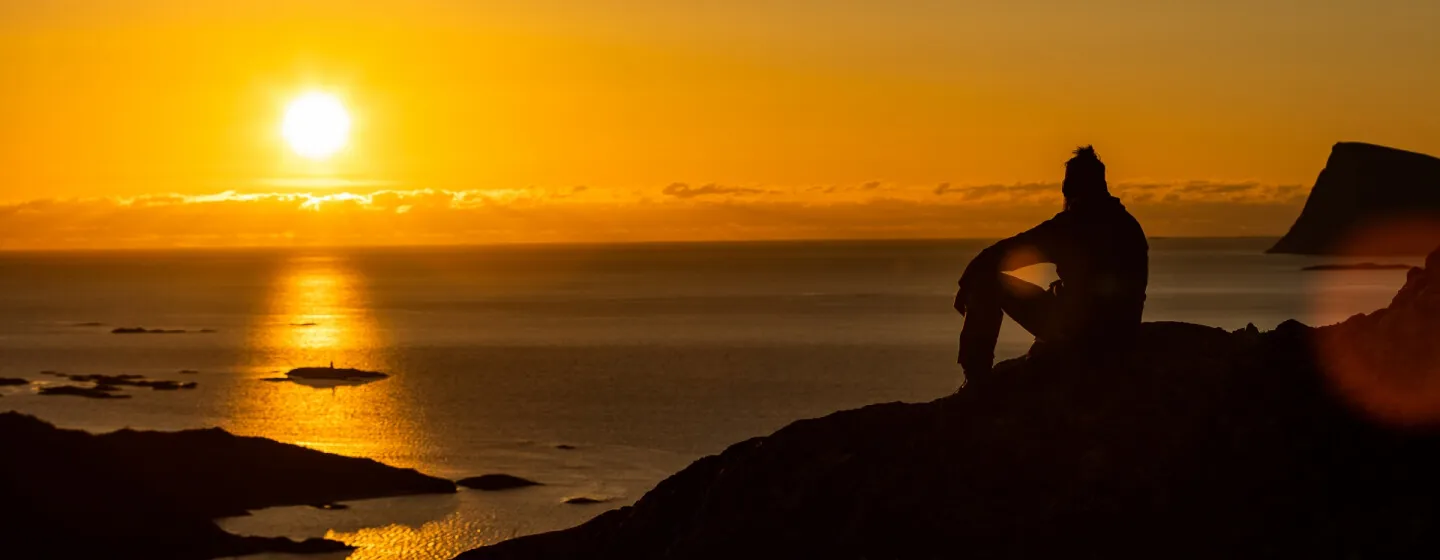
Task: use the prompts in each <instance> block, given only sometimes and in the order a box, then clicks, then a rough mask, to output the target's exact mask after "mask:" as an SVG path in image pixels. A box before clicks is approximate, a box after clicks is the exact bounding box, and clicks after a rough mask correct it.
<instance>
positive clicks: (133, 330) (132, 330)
mask: <svg viewBox="0 0 1440 560" xmlns="http://www.w3.org/2000/svg"><path fill="white" fill-rule="evenodd" d="M184 333H185V331H184V330H183V329H147V328H145V327H118V328H115V329H111V331H110V334H184Z"/></svg>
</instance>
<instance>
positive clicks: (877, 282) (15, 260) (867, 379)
mask: <svg viewBox="0 0 1440 560" xmlns="http://www.w3.org/2000/svg"><path fill="white" fill-rule="evenodd" d="M1272 241H1273V240H1270V239H1155V240H1153V241H1152V251H1151V279H1150V290H1149V300H1148V304H1147V307H1146V318H1147V319H1148V320H1177V321H1191V322H1197V323H1204V324H1210V325H1216V326H1220V327H1224V328H1227V329H1237V328H1241V327H1244V326H1245V325H1246V324H1247V323H1253V324H1255V325H1256V326H1258V327H1260V328H1262V329H1269V328H1273V327H1274V326H1275V325H1276V324H1278V323H1280V322H1282V321H1284V320H1286V319H1290V318H1297V319H1300V320H1302V321H1304V322H1306V323H1309V324H1326V323H1333V322H1337V321H1339V320H1343V319H1344V318H1345V317H1347V316H1349V315H1352V314H1355V313H1360V312H1368V311H1371V310H1374V309H1376V308H1379V307H1383V306H1384V305H1385V304H1386V303H1387V302H1388V301H1389V299H1390V298H1391V296H1393V294H1394V293H1395V291H1396V290H1397V289H1398V288H1399V286H1400V285H1401V284H1402V283H1403V280H1404V276H1405V273H1404V271H1400V270H1390V271H1340V272H1304V271H1302V270H1301V268H1302V267H1305V266H1307V265H1312V264H1317V263H1324V262H1344V261H1337V260H1336V259H1321V258H1314V257H1297V256H1281V255H1265V254H1263V250H1264V248H1265V247H1267V246H1269V245H1270V244H1271V242H1272ZM984 245H985V243H984V242H981V241H862V242H855V241H833V242H766V243H708V244H634V245H569V246H503V247H470V248H404V249H400V248H395V249H388V248H387V249H303V250H225V251H201V250H177V251H164V252H139V251H123V252H97V253H76V252H55V253H0V377H23V378H27V379H31V380H34V381H37V382H40V383H45V384H63V383H66V381H65V380H64V379H60V378H58V377H55V376H53V375H46V374H41V373H40V372H41V371H45V370H53V371H60V372H68V373H106V374H120V373H131V374H141V375H146V376H149V377H152V378H157V379H173V380H179V381H196V382H198V383H199V387H198V388H197V389H195V390H190V391H177V392H171V391H150V390H148V389H141V390H133V389H132V390H129V391H128V393H129V394H132V395H134V398H132V399H128V400H104V401H102V400H89V399H83V398H76V397H63V396H39V395H37V394H35V390H36V387H37V385H32V386H31V387H19V388H0V410H18V411H22V412H25V413H29V414H34V415H36V416H38V417H40V418H42V419H45V420H48V421H51V422H54V423H56V424H58V425H60V426H62V427H71V428H81V429H86V430H92V431H108V430H114V429H118V428H122V427H133V428H141V429H161V430H175V429H182V428H198V427H208V426H220V427H223V428H225V429H227V430H230V431H232V432H235V433H238V434H244V435H255V436H263V437H267V438H273V439H276V440H279V441H283V442H289V443H295V444H299V445H304V446H307V447H311V448H315V449H319V450H323V451H328V452H334V453H340V454H344V455H352V456H360V457H370V458H374V459H376V460H379V461H382V462H385V463H388V464H391V465H397V466H403V467H413V468H417V469H420V470H421V471H424V472H426V473H430V474H433V475H437V476H442V477H448V478H461V477H465V476H472V475H478V474H484V473H509V474H514V475H519V476H524V477H527V478H532V479H535V480H539V481H541V482H543V483H545V486H541V487H536V488H532V489H525V490H519V491H512V492H502V493H486V492H476V491H461V492H460V493H458V494H455V495H446V496H428V497H409V498H390V499H381V500H367V501H360V502H354V503H352V504H350V505H351V506H352V507H351V509H348V510H342V511H329V510H319V509H313V508H308V507H292V508H275V509H271V510H265V511H261V512H257V514H256V515H253V516H249V517H241V518H233V519H226V520H222V522H221V524H222V526H224V527H225V528H227V529H229V530H231V531H235V532H239V533H245V534H263V535H288V536H292V537H307V536H328V537H330V538H334V539H338V540H342V541H345V542H347V543H351V544H354V545H357V546H359V547H360V548H359V549H358V550H356V551H355V552H353V553H352V554H350V555H349V557H350V558H355V559H371V558H397V559H398V558H407V559H422V558H423V559H432V558H450V557H453V556H454V555H455V554H457V553H459V552H461V551H464V550H467V549H470V548H473V547H476V546H480V545H483V544H487V543H493V542H497V541H499V540H504V539H507V538H510V537H513V536H517V535H524V534H529V533H534V532H538V531H545V530H552V529H559V528H564V527H568V526H573V525H575V524H578V523H580V522H582V521H584V520H586V519H588V518H590V517H592V516H594V515H596V514H598V513H600V512H602V511H605V510H606V509H609V508H613V507H619V506H621V505H625V504H628V503H631V502H633V501H634V500H636V499H637V498H639V497H640V496H641V495H642V494H643V493H644V492H645V491H646V490H648V489H649V488H650V487H652V486H653V485H654V484H655V483H657V482H658V481H660V480H661V479H663V478H664V477H666V476H668V475H669V474H670V473H672V472H674V471H676V470H678V469H680V468H683V467H684V466H685V465H687V464H689V463H690V462H691V461H693V460H694V459H696V458H698V457H700V456H703V455H706V454H711V453H716V452H719V451H721V450H723V449H724V448H725V447H726V446H727V445H729V444H731V443H734V442H738V441H741V440H743V439H746V438H749V437H753V436H757V435H764V434H767V433H769V432H771V431H774V430H775V429H777V428H780V427H782V426H784V425H785V424H787V423H789V422H791V421H793V420H796V419H800V418H808V417H815V416H821V415H824V414H827V413H829V412H832V411H835V410H839V409H845V408H853V407H858V406H862V405H865V404H869V403H877V402H886V401H926V400H931V399H934V398H937V397H940V396H943V395H946V394H948V393H951V392H953V391H954V390H955V389H956V387H957V386H958V385H959V383H960V380H961V375H960V371H959V369H958V368H957V367H956V366H955V363H954V362H955V351H956V335H957V333H958V330H959V328H960V325H961V318H960V317H959V316H957V315H956V314H955V312H954V311H953V310H952V309H951V299H952V297H953V295H954V288H955V280H956V278H957V277H958V276H959V274H960V271H961V270H962V269H963V267H964V265H965V263H966V262H968V260H969V258H970V257H971V256H973V255H974V254H975V253H976V251H977V250H978V249H980V248H982V247H983V246H984ZM1349 260H1351V261H1354V260H1357V259H1349ZM1388 261H1395V262H1402V263H1406V264H1418V263H1419V259H1398V260H1396V259H1388ZM1050 274H1051V273H1050V271H1049V270H1047V269H1045V268H1044V267H1034V268H1032V269H1027V270H1025V271H1021V273H1020V275H1021V276H1022V277H1026V278H1029V279H1032V280H1034V281H1037V282H1048V278H1049V276H1050ZM115 327H145V328H152V329H178V330H186V331H192V332H187V333H185V334H131V335H120V334H111V333H110V330H111V329H112V328H115ZM206 329H209V330H213V331H214V332H206V333H201V332H194V331H200V330H206ZM1029 343H1030V338H1029V337H1028V336H1026V335H1025V333H1024V332H1023V331H1022V330H1020V329H1019V328H1018V327H1016V326H1015V325H1013V324H1010V323H1008V321H1007V325H1006V328H1005V331H1004V332H1003V334H1002V340H1001V344H1000V349H999V354H1001V355H1002V356H1015V355H1019V354H1021V353H1023V352H1024V351H1025V349H1026V348H1027V347H1028V345H1029ZM331 362H333V363H334V364H335V366H337V367H357V368H364V369H371V370H379V371H384V372H388V373H390V374H391V375H392V377H390V378H389V379H386V380H383V381H379V382H375V383H370V384H365V385H360V386H341V387H334V388H316V387H309V386H304V385H298V384H294V383H289V382H267V381H265V379H266V378H273V377H277V376H282V375H283V374H284V372H285V371H287V370H289V369H290V368H294V367H300V366H317V365H326V364H329V363H331ZM182 370H193V371H196V372H198V373H181V371H182ZM558 446H573V447H574V449H564V448H561V447H558ZM580 496H584V497H590V498H596V499H601V500H607V501H606V502H604V503H602V504H599V505H567V504H565V503H564V500H565V499H567V498H571V497H580ZM0 556H4V544H3V543H0ZM337 557H344V555H340V556H337Z"/></svg>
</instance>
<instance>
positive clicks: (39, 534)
mask: <svg viewBox="0 0 1440 560" xmlns="http://www.w3.org/2000/svg"><path fill="white" fill-rule="evenodd" d="M454 491H455V485H454V484H453V483H451V482H449V481H447V480H442V479H438V478H433V477H430V476H426V475H423V474H420V473H418V472H416V471H414V470H410V469H398V468H395V467H389V466H386V465H383V464H380V463H377V462H375V461H372V460H369V459H355V458H350V457H342V456H339V455H331V454H328V453H321V452H319V451H313V450H310V449H305V448H302V447H297V446H294V445H286V444H282V443H279V442H275V441H271V440H267V439H261V438H250V437H239V436H234V435H231V434H229V433H227V432H225V431H224V430H220V429H208V430H187V431H182V432H141V431H133V430H121V431H118V432H113V433H109V434H102V435H93V434H88V433H85V432H81V431H77V430H62V429H58V428H56V427H55V426H52V425H50V424H48V423H45V422H43V421H41V420H37V419H35V418H34V417H31V416H24V415H21V414H17V413H13V412H7V413H0V551H3V552H0V556H5V555H6V554H11V555H14V557H16V558H157V559H160V558H215V557H221V556H237V555H241V554H253V553H257V552H264V551H280V552H317V551H329V550H337V549H338V550H344V549H345V548H347V547H346V546H345V545H344V544H342V543H339V542H334V541H326V540H320V539H312V540H309V541H305V542H302V543H297V542H294V541H290V540H288V539H267V538H255V537H239V536H236V535H232V534H229V533H226V532H224V531H222V530H220V528H219V527H217V526H216V525H215V524H214V523H213V522H212V521H211V520H212V519H214V518H216V517H223V516H230V515H244V514H245V513H246V510H250V509H258V508H264V507H271V506H279V505H320V504H326V503H330V502H336V501H342V500H356V499H362V498H376V497H382V496H399V495H408V494H425V493H443V492H454ZM7 557H8V556H7Z"/></svg>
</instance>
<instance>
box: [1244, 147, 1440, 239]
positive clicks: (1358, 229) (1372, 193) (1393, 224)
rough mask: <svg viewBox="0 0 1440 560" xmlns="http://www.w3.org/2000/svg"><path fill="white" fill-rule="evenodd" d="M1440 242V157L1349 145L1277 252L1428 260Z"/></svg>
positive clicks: (1335, 155) (1333, 154) (1335, 156)
mask: <svg viewBox="0 0 1440 560" xmlns="http://www.w3.org/2000/svg"><path fill="white" fill-rule="evenodd" d="M1436 244H1440V159H1437V158H1435V157H1432V156H1428V155H1425V154H1419V153H1415V152H1407V151H1404V150H1397V149H1395V148H1387V147H1384V146H1376V145H1374V144H1363V143H1358V142H1341V143H1339V144H1336V145H1335V147H1334V148H1333V149H1331V151H1330V159H1329V160H1328V161H1327V162H1326V163H1325V169H1324V170H1322V171H1321V172H1320V176H1319V177H1318V178H1317V179H1316V180H1315V188H1314V189H1313V190H1311V191H1310V198H1309V199H1307V200H1306V201H1305V208H1304V210H1302V211H1301V212H1300V217H1299V218H1298V219H1296V220H1295V224H1294V225H1292V226H1291V227H1290V231H1289V233H1286V234H1285V237H1283V238H1281V239H1280V241H1279V242H1277V243H1276V244H1275V246H1274V247H1271V248H1270V252H1271V253H1296V254H1307V255H1328V254H1339V253H1353V254H1371V255H1380V254H1390V255H1424V254H1426V253H1427V252H1429V251H1430V250H1431V249H1434V248H1435V245H1436Z"/></svg>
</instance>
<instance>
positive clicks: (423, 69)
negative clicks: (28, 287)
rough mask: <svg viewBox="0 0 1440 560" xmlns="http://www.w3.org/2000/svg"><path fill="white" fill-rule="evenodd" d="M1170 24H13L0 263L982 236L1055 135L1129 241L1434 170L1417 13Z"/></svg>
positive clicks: (918, 8) (167, 2)
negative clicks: (295, 130)
mask: <svg viewBox="0 0 1440 560" xmlns="http://www.w3.org/2000/svg"><path fill="white" fill-rule="evenodd" d="M1192 4H1194V3H1188V2H1187V3H1181V2H1118V1H1114V0H1093V1H1090V2H1073V1H1072V2H1060V1H1039V0H1030V1H1011V2H991V1H984V2H980V1H969V2H967V1H943V2H942V1H921V0H892V1H888V2H882V1H878V0H876V1H863V0H826V1H822V0H803V1H790V2H780V1H759V0H732V1H730V2H708V3H703V4H702V3H687V2H680V1H659V0H655V1H650V0H642V1H631V2H619V1H611V0H540V1H531V2H523V3H522V2H513V3H501V2H483V1H461V0H410V1H405V2H399V1H380V0H369V1H360V2H355V1H347V2H342V1H339V0H310V1H298V0H289V1H283V2H281V1H269V0H262V1H249V2H238V1H237V2H218V1H217V2H207V3H197V2H185V1H180V0H131V1H127V2H113V1H102V0H68V1H59V0H42V1H29V2H7V3H4V4H0V68H4V71H3V76H0V80H3V82H0V123H3V125H0V248H31V247H46V248H51V247H104V246H126V247H129V246H155V245H160V246H166V245H187V246H190V245H200V246H205V245H232V244H243V245H249V244H261V245H264V244H294V243H299V244H326V243H342V244H399V243H486V242H512V241H581V240H669V239H754V238H804V237H916V236H921V237H931V236H979V237H990V236H998V235H1004V234H1007V233H1010V232H1012V231H1013V230H1015V229H1019V228H1022V227H1024V226H1025V225H1027V222H1029V221H1032V220H1036V219H1039V218H1043V217H1045V216H1046V215H1048V214H1051V213H1053V212H1054V211H1055V209H1056V206H1057V204H1058V192H1054V191H1055V190H1056V189H1054V188H1053V183H1055V182H1056V181H1058V179H1059V176H1060V173H1061V167H1060V164H1061V162H1063V160H1064V159H1065V157H1066V153H1067V151H1068V150H1069V149H1070V148H1072V147H1073V146H1074V145H1076V144H1080V143H1094V144H1096V146H1097V147H1098V148H1099V150H1100V153H1101V155H1102V157H1104V158H1105V160H1106V162H1107V163H1108V164H1109V166H1110V174H1111V182H1112V185H1114V186H1115V189H1114V190H1115V191H1117V194H1120V195H1121V197H1122V198H1123V199H1125V200H1126V202H1127V204H1129V205H1130V206H1131V207H1132V209H1134V210H1135V212H1136V214H1137V215H1138V216H1139V217H1140V218H1141V219H1142V220H1144V221H1145V225H1146V227H1147V230H1148V231H1150V232H1151V233H1152V234H1155V235H1267V234H1279V233H1282V232H1283V231H1284V229H1285V228H1286V227H1288V225H1289V222H1290V220H1292V219H1293V217H1294V216H1295V214H1296V213H1298V209H1299V205H1300V204H1301V203H1302V202H1303V200H1304V195H1305V191H1306V190H1307V189H1308V186H1309V185H1310V184H1311V183H1312V182H1313V180H1314V177H1315V175H1316V174H1317V173H1318V172H1319V170H1320V167H1321V166H1323V164H1324V160H1325V157H1326V155H1327V153H1328V149H1329V146H1330V145H1331V144H1333V143H1334V142H1336V141H1341V140H1356V141H1368V142H1374V143H1381V144H1387V145H1392V146H1396V147H1400V148H1404V149H1410V150H1416V151H1423V152H1428V153H1440V96H1437V95H1435V94H1434V92H1436V91H1440V73H1437V72H1435V69H1436V68H1440V34H1436V33H1434V32H1433V25H1434V22H1436V21H1440V3H1436V2H1432V1H1399V0H1388V1H1370V2H1340V1H1324V0H1321V1H1310V2H1299V1H1282V0H1254V1H1249V2H1239V1H1231V0H1222V1H1214V2H1209V3H1206V4H1205V5H1204V6H1196V5H1192ZM314 90H322V91H328V92H332V93H334V94H336V95H337V96H339V97H341V98H342V99H343V101H344V103H345V104H346V106H347V107H348V108H349V110H350V112H351V115H352V118H353V119H354V128H353V134H352V136H351V141H350V144H349V145H348V147H347V148H346V149H345V150H344V151H343V152H341V153H340V154H338V155H337V156H335V157H334V158H332V159H329V160H327V161H323V162H312V161H308V160H305V159H303V158H300V157H298V156H296V155H294V154H292V153H291V152H290V150H289V149H288V148H287V147H286V145H285V144H284V142H283V141H282V140H281V138H280V135H279V122H280V118H281V115H282V112H283V111H284V108H285V105H286V103H287V102H288V101H290V100H291V99H293V98H295V97H297V96H299V95H300V94H302V93H304V92H307V91H314ZM942 185H944V186H943V187H942ZM1301 187H1303V188H1301Z"/></svg>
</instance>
